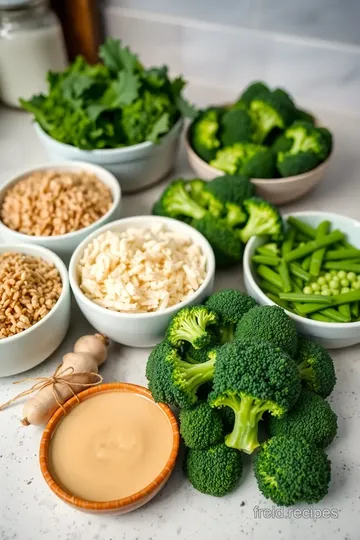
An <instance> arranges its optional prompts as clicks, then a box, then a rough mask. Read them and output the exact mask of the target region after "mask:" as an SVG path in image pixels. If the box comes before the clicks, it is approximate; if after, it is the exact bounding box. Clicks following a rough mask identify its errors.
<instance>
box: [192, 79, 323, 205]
mask: <svg viewBox="0 0 360 540" xmlns="http://www.w3.org/2000/svg"><path fill="white" fill-rule="evenodd" d="M186 146H187V153H188V158H189V161H190V165H191V167H192V168H193V169H194V171H195V172H196V173H197V174H198V175H199V176H200V177H202V178H205V179H207V180H212V179H213V178H215V177H216V176H218V175H219V173H220V174H221V173H223V174H228V175H244V176H247V177H249V178H251V179H252V182H253V184H254V185H255V186H256V191H257V193H258V195H260V196H261V197H264V198H265V199H267V200H268V201H270V202H272V203H275V204H285V203H288V202H290V201H294V200H296V199H298V198H299V197H301V196H303V195H305V194H306V193H307V192H308V191H310V190H311V189H312V188H314V187H315V186H316V185H317V184H318V183H319V182H320V181H321V180H322V179H323V177H324V175H325V171H326V168H327V166H328V163H329V159H330V156H331V154H332V147H333V139H332V134H331V132H330V131H329V130H328V129H327V128H325V127H322V126H320V125H319V122H318V121H317V120H316V119H315V117H314V116H312V115H311V114H309V113H308V112H306V111H303V110H301V109H298V108H297V106H296V105H295V103H294V100H293V99H292V97H291V96H290V95H289V94H288V93H287V92H286V91H285V90H283V89H280V88H277V89H275V90H271V89H270V88H268V86H266V85H265V84H264V83H260V82H255V83H252V84H250V85H249V86H248V87H247V88H246V89H245V90H244V92H243V93H242V94H241V95H240V97H239V99H238V100H237V101H236V102H235V103H232V104H228V105H223V106H218V107H214V106H211V107H208V108H206V109H204V110H201V111H199V112H198V114H197V116H196V118H195V119H194V120H193V122H192V123H191V124H190V125H189V127H188V129H187V133H186Z"/></svg>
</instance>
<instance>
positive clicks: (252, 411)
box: [212, 392, 283, 454]
mask: <svg viewBox="0 0 360 540" xmlns="http://www.w3.org/2000/svg"><path fill="white" fill-rule="evenodd" d="M212 406H213V407H220V406H221V407H230V408H231V409H232V410H233V411H234V414H235V423H234V427H233V430H232V432H231V433H229V434H228V435H227V436H226V437H225V444H226V445H227V446H229V447H230V448H236V449H238V450H242V451H243V452H245V453H246V454H252V453H253V451H254V450H255V449H256V448H258V446H259V444H260V443H259V440H258V427H259V422H260V420H262V417H263V414H264V413H265V412H269V413H271V414H273V415H277V414H279V415H281V414H282V412H283V411H282V410H281V408H279V407H277V406H276V404H275V403H272V402H270V401H261V400H259V399H256V398H253V397H252V396H248V395H246V394H244V393H242V392H240V393H239V395H228V396H226V397H221V398H219V399H217V400H216V399H215V400H213V401H212Z"/></svg>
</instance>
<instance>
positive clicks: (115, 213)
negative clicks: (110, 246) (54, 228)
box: [0, 161, 121, 263]
mask: <svg viewBox="0 0 360 540" xmlns="http://www.w3.org/2000/svg"><path fill="white" fill-rule="evenodd" d="M49 169H54V170H57V171H75V172H79V171H86V172H88V173H90V174H94V175H95V176H96V177H97V178H98V179H99V180H100V181H101V182H103V183H104V184H105V185H106V186H108V187H109V188H110V189H111V193H112V196H113V204H112V206H111V208H110V210H109V211H108V212H107V213H106V214H105V215H104V216H102V217H101V218H100V219H98V220H97V221H95V222H94V223H92V224H91V225H89V226H88V227H85V228H83V229H80V230H79V231H75V232H71V233H67V234H61V235H59V236H30V235H28V234H22V233H20V232H17V231H13V230H12V229H9V227H7V226H6V225H4V223H3V222H2V221H0V238H1V240H2V241H3V242H4V243H6V244H31V245H33V244H36V245H38V246H42V247H45V248H48V249H51V251H53V252H54V253H56V254H57V255H59V257H61V258H62V259H63V260H64V261H65V262H66V263H67V262H68V261H69V259H70V257H71V255H72V253H73V251H74V249H75V248H76V247H77V246H78V245H79V244H80V242H82V241H83V240H84V238H86V237H87V236H88V234H90V233H91V232H93V231H94V230H96V229H98V228H99V227H101V225H105V223H109V222H110V221H113V220H115V219H118V218H119V217H120V214H121V188H120V185H119V182H118V181H117V180H116V178H115V177H114V176H113V175H112V174H111V173H110V172H109V171H107V170H105V169H103V168H102V167H98V166H97V165H92V164H91V163H84V162H77V163H75V162H71V161H67V162H66V161H65V162H64V161H63V162H59V163H53V164H48V163H47V164H46V165H40V166H38V167H34V168H32V169H27V170H26V171H22V172H20V173H18V174H16V175H15V176H14V177H13V178H11V179H10V180H8V181H7V182H6V183H5V184H3V185H2V186H1V188H0V207H1V205H2V203H3V200H4V198H5V195H6V193H7V191H8V190H9V189H10V188H11V187H13V186H14V185H15V184H16V183H17V182H19V180H22V179H23V178H25V177H26V176H28V175H30V174H31V173H33V172H36V171H45V170H49Z"/></svg>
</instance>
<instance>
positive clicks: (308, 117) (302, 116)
mask: <svg viewBox="0 0 360 540" xmlns="http://www.w3.org/2000/svg"><path fill="white" fill-rule="evenodd" d="M296 119H297V120H302V121H305V122H309V123H310V124H312V125H313V126H314V125H315V118H314V117H313V115H312V114H310V113H308V112H307V111H304V110H302V109H296Z"/></svg>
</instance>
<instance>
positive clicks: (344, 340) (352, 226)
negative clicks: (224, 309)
mask: <svg viewBox="0 0 360 540" xmlns="http://www.w3.org/2000/svg"><path fill="white" fill-rule="evenodd" d="M290 215H291V216H294V217H296V218H298V219H301V220H302V221H304V222H305V223H307V224H309V225H311V226H313V227H316V226H317V225H318V224H319V223H320V222H321V221H324V220H329V221H330V222H331V223H332V228H333V229H340V230H341V231H342V232H344V233H346V235H347V240H348V241H349V242H350V243H351V244H354V245H355V246H356V247H358V248H359V249H360V222H359V221H355V220H354V219H351V218H348V217H345V216H341V215H339V214H332V213H329V212H316V211H313V212H293V213H292V214H286V215H284V216H283V217H284V220H286V219H287V218H288V217H290ZM263 243H264V240H263V239H262V238H261V237H254V238H251V240H250V241H249V242H248V243H247V244H246V247H245V251H244V258H243V268H244V282H245V288H246V291H247V293H248V294H250V295H251V296H253V297H254V298H255V300H256V301H257V302H258V303H259V304H262V305H274V302H272V300H270V299H269V298H268V297H267V296H266V294H265V293H264V292H263V291H262V290H261V289H260V287H259V286H258V284H257V277H256V276H255V273H254V272H253V265H252V263H251V259H252V256H253V255H254V253H255V250H256V248H257V247H258V246H260V245H261V244H263ZM286 313H287V314H288V315H289V317H291V318H292V319H294V321H295V322H296V326H297V329H298V331H299V332H300V333H301V334H304V335H308V336H311V337H312V338H313V339H314V340H315V341H317V342H318V343H321V345H323V346H324V347H326V348H328V349H340V348H342V347H349V346H350V345H355V344H357V343H360V321H359V322H352V323H325V322H318V321H313V320H311V319H306V318H305V317H300V316H299V315H295V314H294V313H290V312H289V311H286Z"/></svg>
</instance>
